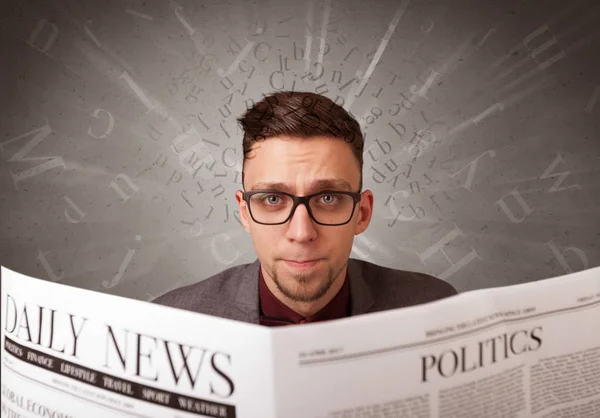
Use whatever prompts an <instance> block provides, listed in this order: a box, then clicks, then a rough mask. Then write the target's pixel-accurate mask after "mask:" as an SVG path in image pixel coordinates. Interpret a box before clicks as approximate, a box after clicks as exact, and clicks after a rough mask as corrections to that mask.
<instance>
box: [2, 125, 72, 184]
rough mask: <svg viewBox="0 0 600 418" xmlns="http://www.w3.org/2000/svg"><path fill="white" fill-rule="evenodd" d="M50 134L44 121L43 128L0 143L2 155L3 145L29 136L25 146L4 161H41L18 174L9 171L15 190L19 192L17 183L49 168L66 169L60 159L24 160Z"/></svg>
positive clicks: (38, 158)
mask: <svg viewBox="0 0 600 418" xmlns="http://www.w3.org/2000/svg"><path fill="white" fill-rule="evenodd" d="M51 132H52V129H51V128H50V124H49V123H48V120H47V119H46V125H44V126H43V127H41V128H38V129H33V130H31V131H29V132H27V133H25V134H23V135H20V136H17V137H15V138H12V139H9V140H7V141H4V142H1V143H0V153H2V154H4V148H3V147H4V146H5V145H7V144H10V143H12V142H15V141H17V140H19V139H21V138H25V137H28V136H31V137H32V138H31V139H30V140H29V142H27V143H26V144H25V145H23V147H21V149H20V150H18V151H17V152H16V153H15V154H14V155H13V156H12V157H10V158H9V159H8V160H6V161H7V162H9V163H13V162H24V161H39V160H41V161H43V162H42V163H41V164H38V165H36V166H34V167H31V168H28V169H26V170H23V171H21V172H18V173H16V174H15V173H13V172H12V171H10V170H9V172H10V175H11V176H12V178H13V182H14V183H15V188H16V189H17V190H19V185H18V183H19V182H20V181H23V180H25V179H28V178H30V177H33V176H36V175H38V174H41V173H43V172H44V171H47V170H50V169H51V168H55V167H58V166H60V167H62V168H64V169H65V170H66V169H67V167H66V165H65V162H64V161H63V159H62V157H29V158H25V157H26V155H27V154H29V153H30V152H31V150H32V149H34V148H35V147H36V146H38V145H39V143H40V142H42V141H43V140H44V139H45V138H46V137H47V136H48V135H49V134H50V133H51Z"/></svg>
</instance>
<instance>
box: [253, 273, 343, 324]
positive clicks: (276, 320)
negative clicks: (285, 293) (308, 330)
mask: <svg viewBox="0 0 600 418" xmlns="http://www.w3.org/2000/svg"><path fill="white" fill-rule="evenodd" d="M258 286H259V289H258V291H259V292H258V294H259V300H260V325H265V326H268V327H276V326H280V325H294V324H305V323H307V322H317V321H328V320H331V319H338V318H344V317H347V316H350V283H349V282H348V273H347V272H346V278H345V280H344V284H343V285H342V288H341V289H340V291H339V292H338V293H337V295H335V296H334V298H333V299H332V300H331V301H330V302H329V303H328V304H327V305H325V306H324V307H323V309H321V310H320V311H319V312H317V313H315V314H313V315H310V316H307V317H304V316H302V315H300V314H299V313H297V312H295V311H293V310H292V309H290V308H288V307H287V306H286V305H284V304H283V303H282V302H281V301H280V300H279V299H277V298H276V297H275V295H274V294H273V293H272V292H271V291H270V290H269V288H268V287H267V284H266V283H265V279H264V277H263V275H262V269H261V268H259V269H258Z"/></svg>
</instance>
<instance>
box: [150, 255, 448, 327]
mask: <svg viewBox="0 0 600 418" xmlns="http://www.w3.org/2000/svg"><path fill="white" fill-rule="evenodd" d="M259 268H260V261H259V260H258V259H256V261H254V262H252V263H249V264H242V265H238V266H235V267H230V268H228V269H227V270H224V271H222V272H220V273H218V274H216V275H214V276H212V277H209V278H207V279H205V280H202V281H200V282H198V283H194V284H191V285H187V286H183V287H180V288H177V289H174V290H171V291H169V292H167V293H165V294H164V295H162V296H159V297H158V298H156V299H154V300H153V301H152V303H158V304H161V305H166V306H172V307H174V308H179V309H185V310H189V311H194V312H199V313H204V314H208V315H213V316H219V317H222V318H228V319H233V320H237V321H243V322H249V323H253V324H258V323H259V315H260V312H259V299H258V271H259ZM348 278H349V280H350V303H351V311H352V313H351V315H352V316H355V315H360V314H364V313H369V312H377V311H384V310H387V309H396V308H403V307H407V306H412V305H418V304H421V303H426V302H431V301H434V300H437V299H442V298H445V297H448V296H452V295H455V294H457V292H456V290H455V289H454V287H453V286H452V285H451V284H449V283H447V282H445V281H443V280H440V279H437V278H435V277H432V276H429V275H427V274H424V273H415V272H409V271H404V270H395V269H391V268H387V267H382V266H378V265H376V264H373V263H370V262H368V261H363V260H357V259H353V258H350V259H349V260H348Z"/></svg>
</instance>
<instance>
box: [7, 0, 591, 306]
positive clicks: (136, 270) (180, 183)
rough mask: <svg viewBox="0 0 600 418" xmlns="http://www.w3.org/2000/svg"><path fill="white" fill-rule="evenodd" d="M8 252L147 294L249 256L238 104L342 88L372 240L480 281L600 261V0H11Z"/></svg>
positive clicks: (68, 277) (44, 272) (372, 249)
mask: <svg viewBox="0 0 600 418" xmlns="http://www.w3.org/2000/svg"><path fill="white" fill-rule="evenodd" d="M0 8H1V9H0V27H1V35H0V42H1V51H2V54H1V56H2V67H1V74H0V77H1V80H2V84H1V86H2V91H1V93H2V94H0V103H1V109H2V123H1V129H0V190H1V197H0V264H2V265H4V266H6V267H9V268H11V269H13V270H16V271H19V272H22V273H24V274H27V275H30V276H34V277H38V278H42V279H46V280H53V281H58V282H60V283H64V284H68V285H73V286H77V287H82V288H87V289H92V290H97V291H102V292H107V293H112V294H118V295H122V296H125V297H130V298H136V299H142V300H148V299H151V298H153V297H155V296H157V295H159V294H162V293H164V292H166V291H167V290H169V289H172V288H175V287H178V286H182V285H185V284H189V283H192V282H195V281H198V280H202V279H204V278H207V277H209V276H211V275H213V274H215V273H217V272H219V271H222V270H223V269H225V268H228V267H231V266H234V265H238V264H242V263H248V262H252V261H254V260H255V258H256V255H255V253H254V249H253V247H252V242H251V240H250V237H249V236H248V235H247V234H246V232H245V231H244V230H243V229H242V227H241V225H240V223H239V212H238V211H237V209H236V208H237V205H236V202H235V197H234V193H235V191H236V190H238V189H240V188H241V176H240V171H241V156H242V153H241V130H240V129H239V127H238V126H237V123H236V121H235V118H236V117H238V116H239V115H240V114H241V113H242V112H243V111H244V110H245V109H246V106H248V105H250V104H252V100H254V101H258V100H260V98H261V97H262V95H264V94H268V93H270V92H271V91H273V90H274V89H286V90H287V89H293V90H302V91H313V92H318V93H321V94H324V95H326V96H328V97H330V98H331V99H333V100H336V101H337V103H340V104H341V103H344V107H345V108H346V109H348V110H350V112H351V113H352V114H353V115H355V116H356V117H357V119H358V120H359V122H360V124H361V127H362V128H363V131H364V132H365V134H366V145H365V154H364V187H365V188H369V189H371V190H372V191H373V192H374V194H375V212H374V216H373V220H372V223H371V225H370V227H369V229H368V230H367V231H366V232H365V233H364V234H362V235H360V236H358V237H356V239H355V243H354V249H353V252H352V256H353V257H355V258H361V259H365V260H368V261H372V262H374V263H377V264H380V265H385V266H389V267H395V268H400V269H409V270H416V271H424V272H428V273H430V274H433V275H435V276H438V277H441V278H443V279H445V280H448V281H449V282H451V283H452V284H453V285H454V286H456V287H457V289H458V290H459V291H467V290H473V289H478V288H485V287H491V286H503V285H509V284H517V283H523V282H528V281H534V280H539V279H543V278H546V277H551V276H557V275H562V274H565V273H568V272H572V271H578V270H582V269H584V268H591V267H594V266H598V265H600V251H599V247H598V242H599V238H600V227H599V225H600V186H599V184H600V170H599V167H600V139H599V138H598V133H599V131H600V129H599V121H600V28H599V25H598V24H599V23H600V3H598V2H597V1H593V0H590V1H582V0H579V1H569V2H564V1H561V2H559V1H491V0H490V1H488V0H486V1H482V0H463V1H452V2H450V1H439V0H438V1H428V0H411V1H362V2H359V1H340V0H330V1H322V2H319V1H309V2H301V1H255V2H250V1H241V0H238V1H230V2H223V1H220V0H219V1H216V0H215V1H210V2H209V1H191V0H187V1H185V0H178V1H177V2H174V1H157V0H150V1H141V0H128V1H94V2H92V1H80V0H77V1H61V0H58V1H55V2H50V1H27V2H24V1H9V2H6V1H4V2H2V5H1V6H0Z"/></svg>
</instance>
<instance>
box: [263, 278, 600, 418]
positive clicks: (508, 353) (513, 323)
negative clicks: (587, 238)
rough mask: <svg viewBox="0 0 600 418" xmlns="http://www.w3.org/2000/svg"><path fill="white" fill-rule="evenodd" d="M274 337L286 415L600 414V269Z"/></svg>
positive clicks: (505, 417)
mask: <svg viewBox="0 0 600 418" xmlns="http://www.w3.org/2000/svg"><path fill="white" fill-rule="evenodd" d="M273 337H274V338H273V344H274V361H275V364H276V368H275V390H276V412H277V416H278V417H285V418H384V417H385V418H397V417H403V418H429V417H441V418H449V417H453V418H457V417H464V418H522V417H535V418H538V417H539V418H598V417H600V268H595V269H590V270H586V271H582V272H578V273H574V274H570V275H566V276H562V277H558V278H552V279H546V280H541V281H538V282H533V283H526V284H521V285H514V286H507V287H500V288H492V289H484V290H477V291H471V292H465V293H462V294H459V295H457V296H453V297H450V298H447V299H443V300H440V301H436V302H432V303H428V304H425V305H419V306H415V307H408V308H403V309H397V310H391V311H384V312H377V313H369V314H365V315H360V316H356V317H352V318H344V319H338V320H333V321H329V322H323V323H315V324H307V325H302V326H294V327H282V328H277V329H274V330H273Z"/></svg>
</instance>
